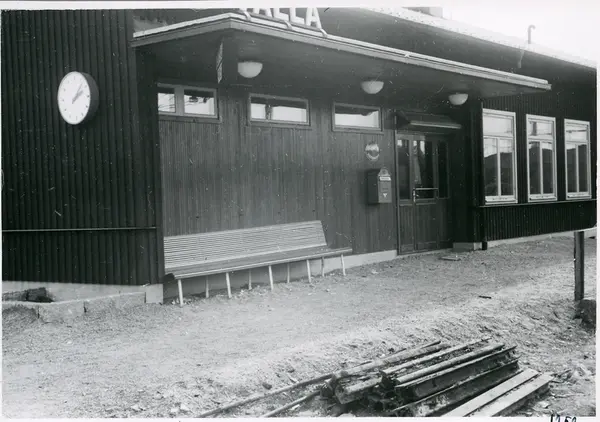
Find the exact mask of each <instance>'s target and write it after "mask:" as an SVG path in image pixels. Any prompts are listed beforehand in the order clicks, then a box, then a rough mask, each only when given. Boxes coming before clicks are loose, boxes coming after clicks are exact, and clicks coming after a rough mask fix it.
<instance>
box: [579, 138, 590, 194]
mask: <svg viewBox="0 0 600 422" xmlns="http://www.w3.org/2000/svg"><path fill="white" fill-rule="evenodd" d="M577 149H578V156H579V192H587V191H588V180H587V161H588V151H587V149H588V147H587V145H579V147H577Z"/></svg>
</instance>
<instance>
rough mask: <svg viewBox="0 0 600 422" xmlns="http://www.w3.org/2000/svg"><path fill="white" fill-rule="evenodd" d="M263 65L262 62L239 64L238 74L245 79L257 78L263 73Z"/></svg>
mask: <svg viewBox="0 0 600 422" xmlns="http://www.w3.org/2000/svg"><path fill="white" fill-rule="evenodd" d="M262 68H263V64H262V63H260V62H239V63H238V73H239V74H240V75H242V76H243V77H244V78H248V79H250V78H255V77H256V76H258V74H259V73H260V72H261V70H262Z"/></svg>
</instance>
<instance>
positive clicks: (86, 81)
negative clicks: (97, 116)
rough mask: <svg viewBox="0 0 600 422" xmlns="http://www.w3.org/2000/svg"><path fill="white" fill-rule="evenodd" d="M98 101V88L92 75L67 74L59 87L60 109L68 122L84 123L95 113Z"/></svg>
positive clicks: (73, 123) (74, 123)
mask: <svg viewBox="0 0 600 422" xmlns="http://www.w3.org/2000/svg"><path fill="white" fill-rule="evenodd" d="M97 103H98V88H97V87H96V84H95V82H94V80H93V79H92V77H91V76H89V75H87V74H85V73H81V72H71V73H68V74H67V75H65V77H64V78H63V80H62V81H61V83H60V86H59V87H58V109H59V110H60V114H61V115H62V117H63V119H65V121H66V122H67V123H69V124H72V125H77V124H79V123H82V122H83V121H85V120H86V119H88V118H89V117H91V116H92V115H93V114H94V112H95V111H96V106H97Z"/></svg>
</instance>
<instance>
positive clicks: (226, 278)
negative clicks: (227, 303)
mask: <svg viewBox="0 0 600 422" xmlns="http://www.w3.org/2000/svg"><path fill="white" fill-rule="evenodd" d="M225 281H227V297H228V298H229V299H231V283H230V281H229V273H225Z"/></svg>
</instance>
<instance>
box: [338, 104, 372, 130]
mask: <svg viewBox="0 0 600 422" xmlns="http://www.w3.org/2000/svg"><path fill="white" fill-rule="evenodd" d="M333 126H334V128H335V129H362V130H365V129H367V130H381V109H380V108H378V107H365V106H355V105H349V104H338V103H336V104H334V105H333Z"/></svg>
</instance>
